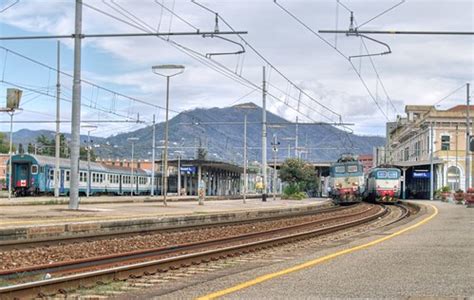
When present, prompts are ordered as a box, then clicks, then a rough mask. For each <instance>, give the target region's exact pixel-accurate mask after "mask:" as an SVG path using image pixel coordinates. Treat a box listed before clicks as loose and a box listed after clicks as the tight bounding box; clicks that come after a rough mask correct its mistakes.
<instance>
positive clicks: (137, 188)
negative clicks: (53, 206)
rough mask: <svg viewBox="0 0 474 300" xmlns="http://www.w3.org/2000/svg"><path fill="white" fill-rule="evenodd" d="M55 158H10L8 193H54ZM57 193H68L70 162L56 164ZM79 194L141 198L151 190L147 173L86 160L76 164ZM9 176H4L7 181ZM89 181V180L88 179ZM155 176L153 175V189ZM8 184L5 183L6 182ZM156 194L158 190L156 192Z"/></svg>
mask: <svg viewBox="0 0 474 300" xmlns="http://www.w3.org/2000/svg"><path fill="white" fill-rule="evenodd" d="M54 168H55V158H54V157H50V156H42V155H31V154H17V155H14V156H12V175H13V176H12V178H13V180H12V190H13V192H14V194H15V195H16V196H28V195H42V194H52V193H54V176H55V174H54V173H55V172H54ZM59 169H60V175H59V193H60V194H61V195H68V194H69V185H70V181H71V175H72V174H71V168H70V160H69V159H64V158H61V159H60V161H59ZM78 175H79V194H80V195H86V193H87V185H89V194H90V195H102V194H111V195H127V194H128V195H130V194H132V193H133V195H143V194H148V193H149V192H150V190H151V171H147V170H142V169H139V168H137V169H134V170H133V178H132V176H131V169H130V168H126V167H119V166H106V165H102V164H99V163H96V162H90V168H88V163H87V162H86V161H80V162H79V174H78ZM8 178H9V176H8V175H7V180H8ZM88 178H90V179H91V180H88ZM157 178H158V176H155V186H156V182H157ZM7 184H8V182H7ZM157 192H159V191H157Z"/></svg>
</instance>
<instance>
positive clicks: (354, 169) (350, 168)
mask: <svg viewBox="0 0 474 300" xmlns="http://www.w3.org/2000/svg"><path fill="white" fill-rule="evenodd" d="M347 172H349V173H356V172H357V165H352V166H347Z"/></svg>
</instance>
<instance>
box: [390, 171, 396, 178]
mask: <svg viewBox="0 0 474 300" xmlns="http://www.w3.org/2000/svg"><path fill="white" fill-rule="evenodd" d="M388 178H390V179H397V178H398V172H397V171H389V172H388Z"/></svg>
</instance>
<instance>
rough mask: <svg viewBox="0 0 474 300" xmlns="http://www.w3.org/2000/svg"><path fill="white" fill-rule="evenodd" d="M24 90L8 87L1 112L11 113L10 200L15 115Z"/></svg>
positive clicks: (10, 195) (9, 193)
mask: <svg viewBox="0 0 474 300" xmlns="http://www.w3.org/2000/svg"><path fill="white" fill-rule="evenodd" d="M22 94H23V91H22V90H19V89H7V107H5V108H1V109H0V111H1V112H6V113H8V114H9V115H10V150H9V151H8V154H9V155H8V156H9V161H8V200H11V198H12V180H13V176H12V153H13V115H14V114H15V111H18V110H21V108H19V107H20V100H21V95H22Z"/></svg>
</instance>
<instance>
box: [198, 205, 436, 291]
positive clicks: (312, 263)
mask: <svg viewBox="0 0 474 300" xmlns="http://www.w3.org/2000/svg"><path fill="white" fill-rule="evenodd" d="M429 206H431V208H433V210H434V212H433V213H432V214H431V215H430V216H428V217H427V218H425V219H423V220H421V221H420V222H418V223H416V224H414V225H411V226H409V227H407V228H405V229H402V230H399V231H397V232H394V233H392V234H390V235H388V236H385V237H383V238H380V239H377V240H374V241H372V242H369V243H366V244H363V245H359V246H355V247H352V248H349V249H345V250H341V251H338V252H335V253H332V254H329V255H326V256H323V257H320V258H317V259H314V260H310V261H308V262H305V263H303V264H300V265H296V266H293V267H290V268H288V269H284V270H281V271H278V272H275V273H270V274H266V275H262V276H259V277H257V278H255V279H252V280H249V281H246V282H243V283H240V284H237V285H235V286H232V287H230V288H227V289H223V290H220V291H217V292H214V293H211V294H208V295H205V296H201V297H199V298H197V300H210V299H215V298H218V297H222V296H224V295H227V294H230V293H234V292H237V291H239V290H242V289H245V288H248V287H251V286H253V285H256V284H259V283H262V282H264V281H267V280H270V279H274V278H277V277H280V276H283V275H286V274H290V273H293V272H297V271H301V270H303V269H306V268H309V267H313V266H315V265H317V264H320V263H322V262H325V261H328V260H331V259H333V258H336V257H338V256H341V255H344V254H349V253H351V252H355V251H358V250H362V249H365V248H368V247H371V246H374V245H376V244H379V243H381V242H384V241H386V240H389V239H391V238H394V237H396V236H398V235H401V234H403V233H405V232H407V231H409V230H412V229H415V228H417V227H419V226H421V225H423V224H424V223H426V222H428V221H429V220H431V219H433V218H434V217H435V216H436V215H437V214H438V209H437V208H436V207H435V206H433V205H431V204H429Z"/></svg>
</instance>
